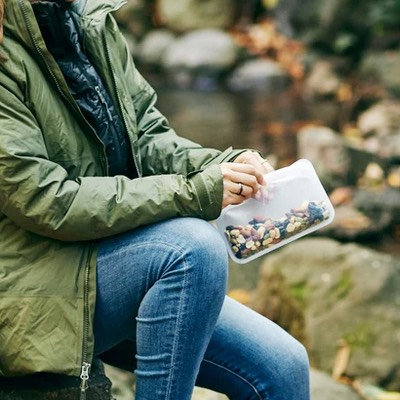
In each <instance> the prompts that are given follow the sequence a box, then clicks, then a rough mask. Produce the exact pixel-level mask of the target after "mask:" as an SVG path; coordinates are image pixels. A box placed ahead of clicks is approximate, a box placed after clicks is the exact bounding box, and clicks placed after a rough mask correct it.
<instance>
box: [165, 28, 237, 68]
mask: <svg viewBox="0 0 400 400" xmlns="http://www.w3.org/2000/svg"><path fill="white" fill-rule="evenodd" d="M237 57H238V47H237V45H236V44H235V42H234V41H233V39H232V37H231V36H230V35H228V34H227V33H225V32H222V31H219V30H216V29H203V30H198V31H194V32H190V33H187V34H185V35H182V36H181V37H180V38H178V39H177V40H176V41H175V42H174V43H173V44H172V45H171V46H169V47H168V49H167V50H166V53H165V55H164V57H163V66H164V67H165V68H166V69H167V70H173V69H178V68H185V69H188V70H196V69H200V68H207V69H210V70H216V71H221V70H222V71H223V70H227V69H229V68H231V67H232V65H233V64H234V63H235V62H236V60H237Z"/></svg>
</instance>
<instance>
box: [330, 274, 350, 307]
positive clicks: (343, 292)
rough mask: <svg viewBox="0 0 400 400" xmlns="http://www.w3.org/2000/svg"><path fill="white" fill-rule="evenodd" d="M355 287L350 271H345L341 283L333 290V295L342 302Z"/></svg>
mask: <svg viewBox="0 0 400 400" xmlns="http://www.w3.org/2000/svg"><path fill="white" fill-rule="evenodd" d="M352 287H353V281H352V279H351V272H350V271H343V273H342V276H341V277H340V280H339V282H338V283H337V285H335V287H334V288H333V295H334V297H335V298H336V299H338V300H340V299H343V298H345V297H346V296H347V295H348V294H349V292H350V290H351V289H352Z"/></svg>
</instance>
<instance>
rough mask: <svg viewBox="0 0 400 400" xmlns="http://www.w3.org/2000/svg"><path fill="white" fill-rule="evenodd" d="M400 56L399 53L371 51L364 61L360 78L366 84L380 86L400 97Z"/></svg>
mask: <svg viewBox="0 0 400 400" xmlns="http://www.w3.org/2000/svg"><path fill="white" fill-rule="evenodd" d="M399 69H400V54H399V52H398V51H380V52H379V51H371V52H369V53H368V54H367V55H366V56H365V57H364V58H363V60H362V63H361V65H360V78H361V79H362V81H363V82H364V83H365V84H370V85H371V84H375V85H376V84H380V85H382V86H383V87H384V88H385V89H386V90H387V91H388V92H389V93H390V94H391V95H395V96H396V97H397V98H399V97H400V74H399Z"/></svg>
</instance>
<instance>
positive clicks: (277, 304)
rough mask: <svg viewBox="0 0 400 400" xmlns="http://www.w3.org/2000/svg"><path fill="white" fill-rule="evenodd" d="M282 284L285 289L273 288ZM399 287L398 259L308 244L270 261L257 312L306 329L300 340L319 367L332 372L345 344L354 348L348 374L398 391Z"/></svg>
mask: <svg viewBox="0 0 400 400" xmlns="http://www.w3.org/2000/svg"><path fill="white" fill-rule="evenodd" d="M279 280H280V281H281V285H280V287H279V288H276V287H275V286H272V288H271V282H277V281H279ZM399 287H400V261H399V259H396V258H395V257H392V256H389V255H387V254H382V253H378V252H375V251H372V250H370V249H368V248H365V247H362V246H358V245H355V244H347V245H343V244H340V243H338V242H336V241H333V240H330V239H325V238H304V239H300V240H298V241H296V242H293V243H291V244H289V245H287V246H285V247H284V248H282V249H280V250H277V251H276V252H274V253H271V254H269V255H268V257H266V258H265V262H264V264H263V266H262V269H261V273H260V281H259V285H258V287H257V290H256V291H255V293H254V301H253V305H252V306H253V307H254V308H255V309H257V310H259V311H261V312H263V313H264V314H266V315H272V316H274V315H275V316H277V317H278V318H275V319H277V322H278V323H280V321H279V317H280V316H282V315H284V316H285V321H284V324H285V325H286V326H285V328H286V329H288V330H289V331H291V330H292V328H291V324H294V327H295V328H296V329H299V327H300V328H301V326H302V325H301V323H302V322H304V324H303V326H304V330H303V332H300V335H302V336H303V338H304V339H303V341H304V343H305V344H306V347H307V348H308V350H309V354H310V356H311V360H312V364H313V365H314V366H315V367H316V368H318V369H321V370H323V371H326V372H327V373H331V372H332V369H333V366H334V360H335V355H336V352H337V347H338V344H339V342H340V341H343V340H345V341H346V342H347V343H348V345H349V346H350V348H351V356H350V361H349V364H348V367H347V369H346V371H345V372H346V374H347V375H349V376H352V377H356V378H358V379H360V380H363V381H366V382H371V383H374V384H378V385H379V384H382V382H384V383H385V385H386V387H387V388H388V389H390V390H399V389H400V358H399V356H398V351H397V349H399V348H400V313H399V307H400V291H399ZM271 290H273V292H272V293H271ZM277 297H278V301H275V300H273V299H276V298H277ZM279 299H285V300H284V301H279ZM290 303H291V304H290ZM281 309H284V311H285V313H284V314H282V312H281V311H280V310H281ZM288 314H289V315H290V314H291V315H292V318H289V317H287V315H288ZM298 321H300V322H301V323H300V324H299V323H298ZM296 335H298V334H296Z"/></svg>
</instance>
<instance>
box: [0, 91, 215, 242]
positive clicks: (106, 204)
mask: <svg viewBox="0 0 400 400" xmlns="http://www.w3.org/2000/svg"><path fill="white" fill-rule="evenodd" d="M0 98H1V102H0V220H1V219H2V218H4V217H5V216H6V217H8V218H9V219H10V220H12V221H13V222H14V223H16V224H18V225H19V226H21V227H22V228H24V229H26V230H29V231H32V232H35V233H37V234H40V235H43V236H47V237H51V238H55V239H58V240H64V241H77V240H92V239H97V238H102V237H106V236H110V235H114V234H117V233H121V232H124V231H127V230H131V229H133V228H135V227H138V226H141V225H145V224H149V223H152V222H157V221H161V220H163V219H168V218H172V217H176V216H194V217H199V218H203V219H213V218H215V217H217V216H218V214H219V213H220V210H221V203H222V178H221V172H220V169H219V168H218V167H217V166H216V165H210V166H209V167H207V168H205V169H204V171H202V172H200V173H198V174H195V176H193V177H186V176H184V175H177V174H169V175H158V176H152V177H144V178H138V179H134V180H130V179H127V178H125V177H122V176H117V177H79V178H71V177H70V176H69V175H68V171H66V170H65V169H64V168H63V167H62V166H61V165H59V164H57V163H55V162H53V161H52V160H50V159H49V157H48V154H47V151H46V145H45V140H44V138H43V135H42V132H41V130H40V128H39V126H38V124H37V123H36V120H35V118H34V115H33V114H32V113H31V112H30V110H29V108H28V107H26V105H25V104H24V102H23V101H22V99H20V98H18V97H17V96H16V95H15V94H13V93H12V92H10V91H9V90H7V89H5V88H4V87H2V86H0Z"/></svg>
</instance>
